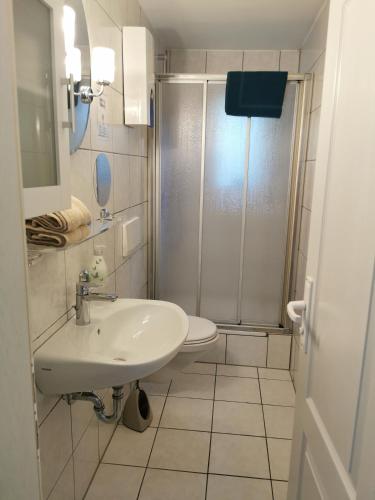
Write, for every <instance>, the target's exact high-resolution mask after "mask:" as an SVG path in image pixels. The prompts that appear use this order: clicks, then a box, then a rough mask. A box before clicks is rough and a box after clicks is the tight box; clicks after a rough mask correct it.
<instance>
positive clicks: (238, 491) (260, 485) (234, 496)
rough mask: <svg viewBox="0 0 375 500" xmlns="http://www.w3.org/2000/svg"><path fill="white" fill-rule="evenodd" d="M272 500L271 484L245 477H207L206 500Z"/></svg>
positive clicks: (211, 475)
mask: <svg viewBox="0 0 375 500" xmlns="http://www.w3.org/2000/svg"><path fill="white" fill-rule="evenodd" d="M251 499H254V500H272V491H271V482H270V481H267V480H264V479H250V478H245V477H230V476H216V475H213V474H210V475H209V476H208V488H207V500H251Z"/></svg>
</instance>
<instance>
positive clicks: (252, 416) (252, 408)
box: [212, 401, 265, 436]
mask: <svg viewBox="0 0 375 500" xmlns="http://www.w3.org/2000/svg"><path fill="white" fill-rule="evenodd" d="M212 430H213V432H223V433H228V434H249V435H252V436H264V435H265V432H264V423H263V413H262V406H261V405H256V404H249V403H231V402H227V401H215V406H214V418H213V429H212Z"/></svg>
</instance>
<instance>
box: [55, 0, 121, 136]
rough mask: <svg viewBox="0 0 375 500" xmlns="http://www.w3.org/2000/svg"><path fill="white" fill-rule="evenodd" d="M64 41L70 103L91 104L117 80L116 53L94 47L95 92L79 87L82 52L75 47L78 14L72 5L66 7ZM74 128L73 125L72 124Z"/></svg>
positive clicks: (92, 63) (87, 86)
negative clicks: (76, 98)
mask: <svg viewBox="0 0 375 500" xmlns="http://www.w3.org/2000/svg"><path fill="white" fill-rule="evenodd" d="M63 28H64V41H65V53H66V56H65V67H66V83H67V84H68V87H69V95H70V102H73V100H74V98H75V97H78V98H80V99H81V101H82V102H83V103H85V104H90V103H91V102H92V100H93V98H94V97H99V96H101V95H102V94H103V92H104V87H105V86H107V85H110V84H111V83H113V81H114V78H115V52H114V50H113V49H110V48H108V47H94V48H93V50H92V60H91V66H92V81H94V82H95V83H97V84H98V85H99V89H98V91H96V92H94V91H93V90H92V88H91V86H90V85H79V86H78V88H77V86H76V85H75V84H77V83H79V82H80V81H81V78H82V63H81V51H80V49H79V48H77V47H75V32H76V13H75V10H74V9H73V8H72V7H71V6H70V5H64V18H63ZM72 128H73V124H72Z"/></svg>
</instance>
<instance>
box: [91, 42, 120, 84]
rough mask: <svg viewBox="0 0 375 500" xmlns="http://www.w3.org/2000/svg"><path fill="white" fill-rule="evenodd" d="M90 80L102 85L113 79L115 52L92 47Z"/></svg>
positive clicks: (104, 48) (111, 81) (105, 48)
mask: <svg viewBox="0 0 375 500" xmlns="http://www.w3.org/2000/svg"><path fill="white" fill-rule="evenodd" d="M91 79H92V80H93V81H94V82H98V83H101V84H104V85H109V84H110V83H113V81H114V79H115V51H114V50H113V49H109V48H107V47H94V48H93V50H92V58H91Z"/></svg>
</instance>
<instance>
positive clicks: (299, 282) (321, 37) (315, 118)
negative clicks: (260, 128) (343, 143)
mask: <svg viewBox="0 0 375 500" xmlns="http://www.w3.org/2000/svg"><path fill="white" fill-rule="evenodd" d="M327 24H328V3H327V4H326V5H325V7H324V8H323V10H321V11H320V13H319V16H318V17H317V19H316V20H315V22H314V24H313V26H312V27H311V30H310V32H309V33H308V36H307V37H306V40H305V42H304V45H303V47H302V49H301V53H300V64H299V71H300V72H301V73H311V74H312V75H313V89H312V100H311V108H310V110H309V115H308V118H309V119H308V120H307V124H306V127H305V130H304V134H306V135H307V137H308V143H307V152H306V158H305V159H304V162H303V165H302V170H303V192H302V196H301V197H300V200H299V206H298V221H299V232H298V235H297V239H298V252H297V255H296V262H295V263H294V265H293V268H294V269H295V276H294V277H293V282H294V286H295V290H294V297H295V298H296V299H301V298H302V297H303V290H304V283H305V274H306V263H307V254H308V237H309V230H310V217H311V209H312V197H313V184H314V172H315V160H316V150H317V141H318V132H319V119H320V105H321V99H322V87H323V75H324V58H325V46H326V37H327ZM298 351H299V334H298V331H296V330H295V329H294V332H293V341H292V348H291V353H292V354H291V376H292V379H293V381H294V382H295V380H296V377H297V376H298Z"/></svg>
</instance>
